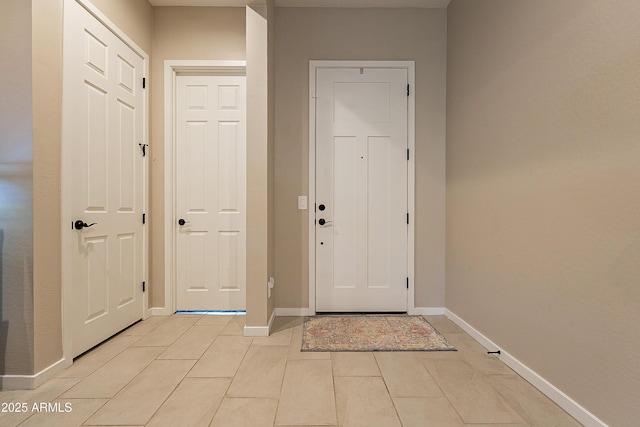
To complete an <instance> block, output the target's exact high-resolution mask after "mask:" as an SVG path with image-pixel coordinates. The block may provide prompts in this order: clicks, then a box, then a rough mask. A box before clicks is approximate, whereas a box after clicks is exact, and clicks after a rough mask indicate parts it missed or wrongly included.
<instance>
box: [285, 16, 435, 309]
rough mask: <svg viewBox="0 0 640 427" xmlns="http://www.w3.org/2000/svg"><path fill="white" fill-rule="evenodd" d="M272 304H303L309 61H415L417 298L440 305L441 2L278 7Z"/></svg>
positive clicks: (306, 284)
mask: <svg viewBox="0 0 640 427" xmlns="http://www.w3.org/2000/svg"><path fill="white" fill-rule="evenodd" d="M276 22H277V27H276V59H277V63H276V105H275V109H276V146H275V151H276V152H275V156H276V159H275V255H276V307H307V306H308V301H309V295H308V290H309V280H308V265H309V261H308V259H309V258H308V257H309V242H308V233H309V230H308V219H307V218H308V216H307V215H308V211H301V210H298V209H297V196H298V195H307V194H308V193H309V190H308V188H309V180H308V176H309V168H308V164H309V160H308V159H309V157H308V156H309V150H308V146H309V138H308V129H309V99H308V88H309V71H308V70H309V60H314V59H315V60H329V59H344V60H348V59H352V60H357V59H359V60H414V61H415V65H416V87H415V90H416V150H415V151H416V152H415V159H416V194H415V198H416V211H415V213H416V215H415V217H416V218H415V230H416V231H415V232H416V234H415V242H416V245H415V261H416V268H415V287H416V291H415V303H416V306H418V307H443V306H444V292H445V291H444V268H445V267H444V235H445V212H444V208H445V96H446V92H445V86H446V81H445V75H446V10H444V9H330V8H326V9H313V8H286V9H284V8H281V9H277V11H276Z"/></svg>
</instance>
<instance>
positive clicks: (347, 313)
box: [316, 311, 407, 316]
mask: <svg viewBox="0 0 640 427" xmlns="http://www.w3.org/2000/svg"><path fill="white" fill-rule="evenodd" d="M406 314H407V312H406V311H316V316H393V315H406Z"/></svg>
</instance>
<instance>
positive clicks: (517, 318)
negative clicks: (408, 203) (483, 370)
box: [446, 0, 640, 426]
mask: <svg viewBox="0 0 640 427" xmlns="http://www.w3.org/2000/svg"><path fill="white" fill-rule="evenodd" d="M639 20H640V2H637V1H635V0H624V1H615V2H605V1H597V0H563V1H557V0H540V1H536V2H532V1H527V0H484V1H473V0H453V2H452V3H451V5H450V6H449V9H448V40H449V46H448V63H447V241H446V248H447V249H446V256H447V258H446V266H447V268H446V274H447V287H446V306H447V308H448V309H450V310H451V311H452V312H454V313H455V314H457V315H458V316H460V317H462V318H463V319H465V320H466V321H467V322H469V323H470V324H471V325H472V326H474V327H475V328H476V329H477V330H479V331H480V332H481V333H483V334H484V335H486V336H487V337H488V338H489V339H491V340H492V341H494V342H495V343H496V344H498V345H500V346H501V347H503V348H504V349H505V350H506V351H508V352H509V353H511V354H512V355H513V356H515V357H516V358H517V359H519V360H520V361H521V362H523V363H524V364H526V365H527V366H529V367H530V368H531V369H533V370H534V371H536V372H537V373H539V374H540V375H542V376H543V377H544V378H545V379H547V380H548V381H549V382H551V383H552V384H553V385H555V386H556V387H558V388H559V389H560V390H562V391H564V392H565V393H566V394H568V395H569V396H570V397H571V398H573V399H574V400H575V401H576V402H578V403H579V404H581V405H583V406H584V407H585V408H587V409H588V410H589V411H591V412H592V413H594V414H595V415H596V416H597V417H599V418H601V419H602V420H603V421H605V422H606V423H608V424H609V425H611V426H631V425H637V423H638V419H640V406H639V405H638V396H640V328H639V326H638V325H640V282H639V278H640V144H639V142H638V137H639V135H640V120H639V118H640V106H639V103H638V101H639V100H640V85H639V84H638V82H639V76H640V62H639V61H638V52H640V37H639V33H638V22H639Z"/></svg>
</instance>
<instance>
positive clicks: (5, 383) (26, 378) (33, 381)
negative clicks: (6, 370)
mask: <svg viewBox="0 0 640 427" xmlns="http://www.w3.org/2000/svg"><path fill="white" fill-rule="evenodd" d="M71 363H72V362H71V361H70V360H67V359H65V358H62V359H60V360H58V361H57V362H55V363H54V364H52V365H50V366H48V367H46V368H44V369H43V370H42V371H40V372H38V373H37V374H34V375H0V390H33V389H34V388H38V387H40V386H41V385H42V384H44V383H46V382H47V381H49V380H50V379H51V378H53V376H54V375H56V374H57V373H58V372H61V371H63V370H64V369H65V368H67V367H69V366H71Z"/></svg>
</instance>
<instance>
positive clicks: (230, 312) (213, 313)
mask: <svg viewBox="0 0 640 427" xmlns="http://www.w3.org/2000/svg"><path fill="white" fill-rule="evenodd" d="M176 314H203V315H205V316H245V315H246V314H247V311H246V310H177V311H176Z"/></svg>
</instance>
